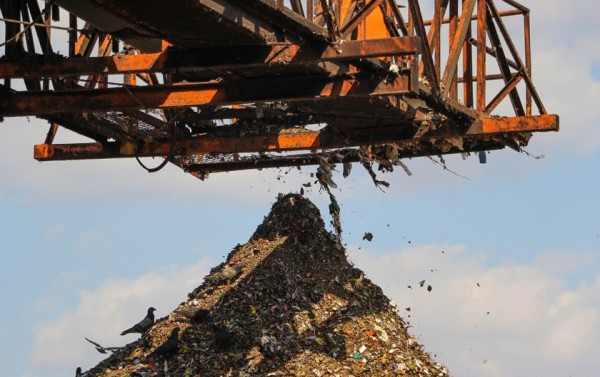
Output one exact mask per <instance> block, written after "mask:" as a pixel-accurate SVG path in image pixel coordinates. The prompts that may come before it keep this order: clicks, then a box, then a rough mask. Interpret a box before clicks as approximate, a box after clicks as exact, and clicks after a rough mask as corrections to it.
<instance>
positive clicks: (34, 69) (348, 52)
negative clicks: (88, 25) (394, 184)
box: [0, 37, 421, 78]
mask: <svg viewBox="0 0 600 377" xmlns="http://www.w3.org/2000/svg"><path fill="white" fill-rule="evenodd" d="M420 52H421V50H420V41H419V39H418V38H416V37H395V38H384V39H370V40H360V41H346V42H343V43H341V44H340V46H339V48H333V47H331V46H328V45H323V46H320V47H312V46H308V45H305V46H300V45H297V44H289V45H274V46H269V47H244V46H242V47H238V48H236V49H226V48H205V49H195V50H175V49H167V50H165V51H163V52H160V53H155V54H140V55H114V56H107V57H93V58H91V57H73V58H69V59H67V58H62V57H60V56H56V55H54V56H44V55H35V54H27V55H23V56H21V57H19V59H15V60H3V61H0V77H1V78H5V77H12V78H17V77H21V78H39V77H68V76H81V75H95V74H119V73H146V72H174V71H177V70H178V71H184V72H185V71H186V70H191V71H195V72H197V71H202V70H225V69H238V70H239V69H252V68H257V67H263V66H264V65H265V64H282V65H287V64H302V65H309V64H312V65H316V64H318V63H319V62H320V61H336V60H352V59H362V58H370V57H378V56H401V55H415V54H418V53H420Z"/></svg>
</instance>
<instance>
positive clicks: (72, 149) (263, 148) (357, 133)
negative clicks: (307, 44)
mask: <svg viewBox="0 0 600 377" xmlns="http://www.w3.org/2000/svg"><path fill="white" fill-rule="evenodd" d="M557 130H558V117H557V116H555V115H540V116H531V117H514V118H484V119H482V120H477V121H475V122H474V124H473V126H471V128H470V129H469V131H468V132H467V134H466V135H460V134H458V133H457V131H456V130H448V131H447V132H446V134H441V133H440V132H435V133H432V134H431V135H427V134H426V135H424V136H423V137H422V138H420V140H424V139H428V138H432V139H438V140H439V139H441V138H444V137H460V136H469V137H474V136H485V135H494V134H506V133H522V132H534V131H557ZM414 133H415V130H414V129H413V128H412V127H401V126H398V127H380V128H364V129H358V130H348V131H346V132H345V133H344V135H340V134H338V133H335V132H332V131H331V129H329V128H326V129H324V130H322V131H301V132H288V133H280V134H277V135H264V136H237V137H213V136H200V137H194V138H187V139H179V140H174V141H172V142H168V141H167V142H160V143H159V142H150V143H147V144H145V145H140V146H137V145H136V144H134V143H118V142H112V143H106V144H101V143H88V144H50V145H48V144H41V145H36V146H35V147H34V158H35V159H36V160H40V161H57V160H81V159H103V158H123V157H136V156H137V157H151V156H163V157H164V156H167V155H169V151H172V153H171V154H172V155H175V156H177V155H192V154H210V153H229V154H231V153H252V152H254V153H258V152H286V151H298V150H317V149H332V148H345V147H352V146H360V145H369V144H378V143H392V142H406V141H412V140H414V139H412V137H413V136H414Z"/></svg>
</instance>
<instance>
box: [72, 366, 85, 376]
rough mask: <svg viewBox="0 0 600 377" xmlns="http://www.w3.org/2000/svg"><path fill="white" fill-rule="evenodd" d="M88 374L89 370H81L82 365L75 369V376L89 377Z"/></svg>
mask: <svg viewBox="0 0 600 377" xmlns="http://www.w3.org/2000/svg"><path fill="white" fill-rule="evenodd" d="M87 375H88V374H87V372H85V373H82V372H81V367H77V369H75V377H87Z"/></svg>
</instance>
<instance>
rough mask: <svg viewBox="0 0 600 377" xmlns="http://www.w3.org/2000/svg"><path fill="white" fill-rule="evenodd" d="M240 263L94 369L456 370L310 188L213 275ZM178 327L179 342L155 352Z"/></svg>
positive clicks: (247, 372)
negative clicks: (428, 347) (333, 228)
mask: <svg viewBox="0 0 600 377" xmlns="http://www.w3.org/2000/svg"><path fill="white" fill-rule="evenodd" d="M239 264H242V266H243V268H240V269H239V271H236V275H235V276H234V277H232V278H229V279H228V281H227V284H223V281H222V280H221V279H218V281H209V280H206V281H204V282H202V281H201V280H202V279H201V278H200V279H199V283H202V284H201V285H200V286H198V287H197V288H196V289H194V290H193V291H192V292H190V293H189V295H188V296H189V297H188V300H187V301H186V302H183V303H182V304H181V305H180V306H179V307H178V308H177V309H175V311H174V312H173V313H171V315H169V316H167V317H164V318H160V319H158V320H157V321H156V322H155V325H154V326H153V327H152V328H151V329H150V330H148V331H147V332H146V333H145V334H143V335H142V337H141V338H140V339H139V340H138V341H136V342H133V343H130V344H127V345H125V346H124V347H122V348H121V349H119V350H116V351H115V352H114V354H113V355H112V356H111V357H109V358H107V359H105V360H104V361H102V362H100V363H99V364H98V365H97V366H96V367H94V368H93V369H91V370H90V371H89V372H90V373H89V375H94V376H96V375H102V377H127V376H148V377H150V376H153V377H154V376H156V377H165V376H166V375H169V376H184V377H185V376H189V377H196V376H201V377H217V376H230V375H236V376H239V377H242V376H243V377H259V376H323V377H325V376H332V377H333V376H340V377H341V376H394V375H402V376H404V377H417V376H428V375H429V376H447V375H448V374H447V369H446V368H445V367H444V366H443V365H441V364H439V363H437V362H436V361H435V360H433V358H432V357H431V356H430V355H429V354H428V353H427V352H425V351H424V350H423V347H422V346H421V345H420V344H419V343H417V341H416V338H414V336H411V335H410V334H409V333H408V331H407V328H408V325H407V324H406V322H405V321H404V319H403V318H401V317H400V316H399V315H398V308H397V306H396V305H392V303H391V302H390V301H389V299H388V298H387V297H386V296H385V295H384V294H383V292H382V290H381V288H380V287H378V286H377V285H375V284H374V283H373V282H371V281H370V280H369V279H368V278H366V277H365V276H364V273H363V272H362V271H361V270H359V269H357V268H355V267H353V266H352V265H351V264H350V263H349V262H348V260H347V257H346V251H345V250H344V248H343V246H342V244H341V242H340V239H339V237H338V236H337V235H335V234H332V233H330V232H328V231H327V230H326V228H325V224H324V222H323V220H322V218H321V216H320V213H319V210H318V209H317V207H316V206H315V205H314V204H312V203H311V202H310V201H309V200H307V199H305V198H303V197H302V196H300V195H297V194H289V195H282V196H281V197H280V198H279V199H278V200H277V201H276V203H275V204H274V205H273V208H272V210H271V213H270V214H269V215H268V216H267V217H265V219H264V221H263V223H262V224H260V225H259V226H258V227H257V229H256V231H255V233H254V235H253V236H252V237H251V238H250V240H249V241H248V243H246V244H245V245H238V246H236V247H235V248H234V249H233V250H232V251H231V252H230V253H229V255H228V256H227V257H226V259H225V263H223V264H221V265H220V266H219V267H218V268H215V269H214V270H213V273H219V272H222V271H223V270H224V269H225V268H227V267H228V266H230V267H234V266H237V265H239ZM423 284H425V282H423ZM198 309H203V310H204V311H206V312H202V313H203V318H202V320H201V321H192V320H190V318H188V317H189V315H191V314H192V313H194V310H198ZM185 314H188V316H186V315H185ZM204 314H205V315H204ZM176 327H177V328H180V334H179V335H180V336H179V350H178V351H177V352H176V353H175V354H173V355H165V356H160V357H159V358H157V359H155V360H150V359H148V358H147V355H149V354H150V353H151V352H152V351H153V350H154V349H156V348H157V347H158V346H160V345H161V344H164V343H165V342H166V340H167V339H168V337H169V335H170V334H171V332H172V330H173V329H174V328H176ZM135 360H137V361H135ZM119 368H121V369H119Z"/></svg>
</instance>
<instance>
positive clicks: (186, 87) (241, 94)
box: [0, 76, 413, 117]
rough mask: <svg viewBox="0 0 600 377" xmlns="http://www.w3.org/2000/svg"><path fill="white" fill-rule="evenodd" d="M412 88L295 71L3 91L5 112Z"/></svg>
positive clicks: (403, 80)
mask: <svg viewBox="0 0 600 377" xmlns="http://www.w3.org/2000/svg"><path fill="white" fill-rule="evenodd" d="M412 90H413V88H411V81H410V78H409V77H407V76H398V77H396V78H395V80H393V81H389V80H387V79H386V78H365V79H357V78H352V77H333V78H328V77H320V76H317V77H311V76H303V77H300V76H293V77H285V78H284V77H270V78H259V79H246V80H238V81H235V80H234V81H231V82H209V83H199V84H180V85H155V86H144V87H142V86H137V87H122V88H108V89H94V90H65V91H54V92H51V91H48V92H41V91H31V92H8V91H5V92H4V93H0V99H1V100H0V116H4V117H11V116H29V115H41V114H46V115H47V114H55V113H82V112H108V111H126V110H136V109H154V108H169V107H183V106H201V105H215V106H224V105H231V104H236V103H250V102H252V103H258V102H270V101H287V102H293V101H303V100H313V99H314V100H318V99H319V98H320V97H344V96H370V95H387V94H404V93H409V92H411V91H412Z"/></svg>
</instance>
